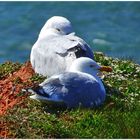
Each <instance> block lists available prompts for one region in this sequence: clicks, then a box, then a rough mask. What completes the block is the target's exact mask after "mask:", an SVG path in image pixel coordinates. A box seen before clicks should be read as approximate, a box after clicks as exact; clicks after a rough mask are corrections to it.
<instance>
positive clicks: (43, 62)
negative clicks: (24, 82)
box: [30, 16, 93, 77]
mask: <svg viewBox="0 0 140 140" xmlns="http://www.w3.org/2000/svg"><path fill="white" fill-rule="evenodd" d="M79 57H89V58H91V59H93V52H92V50H91V48H90V47H89V45H88V44H87V43H86V42H85V41H84V40H82V39H81V38H79V37H78V36H76V35H75V33H73V32H72V26H71V23H70V21H68V20H67V19H66V18H64V17H59V16H54V17H52V18H50V19H49V20H48V21H47V22H46V24H45V25H44V27H43V28H42V30H41V32H40V34H39V37H38V40H37V41H36V43H35V44H34V45H33V47H32V49H31V55H30V61H31V64H32V67H33V69H34V70H35V72H36V73H39V74H41V75H43V76H48V77H50V76H52V75H54V74H59V73H62V72H64V71H66V70H68V69H69V68H70V66H71V64H72V62H73V61H74V60H75V59H77V58H79Z"/></svg>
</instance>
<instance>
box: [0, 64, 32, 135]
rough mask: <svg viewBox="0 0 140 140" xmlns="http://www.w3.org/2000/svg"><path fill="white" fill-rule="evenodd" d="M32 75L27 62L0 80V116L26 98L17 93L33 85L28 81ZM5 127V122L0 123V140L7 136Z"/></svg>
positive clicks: (25, 95)
mask: <svg viewBox="0 0 140 140" xmlns="http://www.w3.org/2000/svg"><path fill="white" fill-rule="evenodd" d="M33 74H34V71H33V69H32V67H31V64H30V63H29V62H27V63H25V65H23V66H22V67H21V68H20V69H19V70H18V71H16V72H14V73H13V74H9V75H8V76H6V77H5V78H3V79H1V80H0V116H2V115H4V114H5V113H6V111H7V110H8V109H11V108H12V107H13V106H14V105H16V104H20V103H21V102H22V101H23V100H24V99H25V98H26V97H27V94H24V95H22V96H20V95H19V93H20V92H21V89H23V88H26V87H27V86H28V87H29V86H32V85H33V84H32V82H31V81H30V78H31V77H32V76H33ZM6 126H7V124H6V122H2V121H0V138H6V136H7V135H8V129H7V128H8V127H6Z"/></svg>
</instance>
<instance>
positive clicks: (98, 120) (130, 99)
mask: <svg viewBox="0 0 140 140" xmlns="http://www.w3.org/2000/svg"><path fill="white" fill-rule="evenodd" d="M95 60H96V61H97V62H99V63H100V64H102V65H109V66H111V67H112V68H113V72H112V73H109V74H107V75H106V76H105V77H104V79H103V82H104V85H105V88H106V91H107V98H106V101H105V103H104V105H102V106H101V107H99V108H96V109H82V108H80V107H79V108H77V109H72V110H64V109H61V108H51V107H45V106H43V105H42V104H41V103H39V102H37V101H33V100H31V99H30V98H26V99H25V100H24V102H23V103H22V104H20V105H16V106H15V107H14V108H13V109H10V110H8V112H7V114H6V115H5V116H1V121H3V122H6V123H7V127H8V129H9V135H8V138H140V129H139V128H140V65H138V64H135V63H133V62H132V61H129V60H119V59H113V58H110V57H107V56H105V55H103V54H99V53H95ZM11 64H12V63H11ZM3 65H4V64H2V65H1V66H0V69H1V67H2V66H3ZM12 65H14V64H12ZM11 71H12V72H13V70H11ZM11 71H8V72H11ZM2 73H3V74H4V75H5V74H6V72H5V71H3V72H2ZM1 77H3V76H1ZM1 77H0V78H1ZM31 80H32V81H33V82H36V81H37V82H38V81H43V78H42V77H40V76H38V75H34V76H33V77H32V78H31Z"/></svg>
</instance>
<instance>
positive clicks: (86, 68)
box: [27, 57, 112, 108]
mask: <svg viewBox="0 0 140 140" xmlns="http://www.w3.org/2000/svg"><path fill="white" fill-rule="evenodd" d="M100 71H107V72H111V71H112V69H111V67H107V66H100V65H98V64H97V63H96V62H95V61H94V60H92V59H90V58H86V57H81V58H78V59H76V60H75V61H74V62H73V63H72V65H71V67H70V69H69V71H67V72H64V73H62V74H59V75H55V76H52V77H50V78H49V79H46V80H45V81H44V82H43V83H41V84H40V85H39V86H38V87H36V88H34V89H28V90H27V91H28V92H31V93H32V95H31V96H30V98H32V99H35V100H38V101H41V102H45V103H46V104H56V105H59V104H65V105H66V106H67V107H68V108H74V107H78V106H79V105H81V106H82V107H89V108H90V107H97V106H99V105H101V104H102V103H103V102H104V100H105V97H106V91H105V88H104V85H103V83H102V81H101V79H100V78H99V77H98V76H97V74H98V73H99V72H100Z"/></svg>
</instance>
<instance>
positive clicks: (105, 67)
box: [99, 66, 112, 72]
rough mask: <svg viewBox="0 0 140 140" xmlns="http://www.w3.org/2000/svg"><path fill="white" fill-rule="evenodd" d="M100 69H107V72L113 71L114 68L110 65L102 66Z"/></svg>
mask: <svg viewBox="0 0 140 140" xmlns="http://www.w3.org/2000/svg"><path fill="white" fill-rule="evenodd" d="M99 70H100V71H106V72H111V71H112V68H111V67H109V66H101V67H100V68H99Z"/></svg>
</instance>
